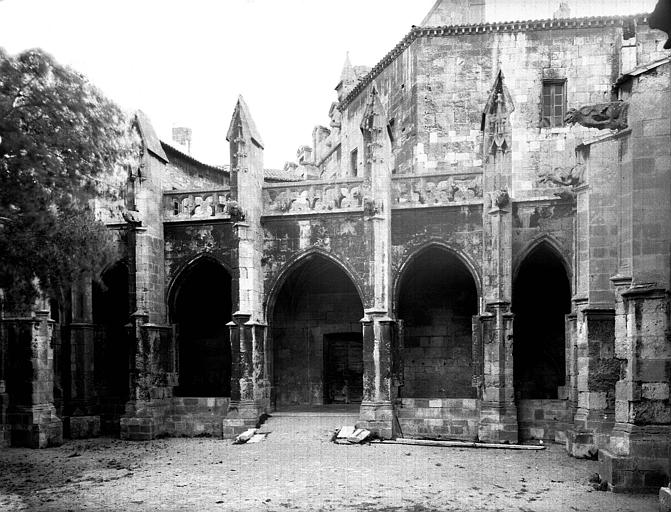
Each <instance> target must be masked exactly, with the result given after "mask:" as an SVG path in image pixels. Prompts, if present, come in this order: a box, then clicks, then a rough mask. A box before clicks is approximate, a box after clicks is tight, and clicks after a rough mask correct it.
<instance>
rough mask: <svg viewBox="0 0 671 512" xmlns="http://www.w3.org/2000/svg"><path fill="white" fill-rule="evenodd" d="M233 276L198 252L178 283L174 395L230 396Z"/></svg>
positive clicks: (174, 319)
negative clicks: (199, 256) (197, 256)
mask: <svg viewBox="0 0 671 512" xmlns="http://www.w3.org/2000/svg"><path fill="white" fill-rule="evenodd" d="M232 309H233V302H232V292H231V276H230V274H229V273H228V272H227V271H226V269H225V268H224V267H223V266H222V265H221V264H219V263H218V262H216V261H214V260H212V259H209V258H201V259H199V260H198V261H196V262H195V263H193V264H192V265H191V267H190V268H189V269H187V270H186V271H185V272H184V273H183V274H182V275H181V276H180V277H179V281H178V282H177V283H176V287H175V291H174V292H173V300H172V302H171V320H172V322H173V323H175V324H176V325H177V344H178V347H179V350H178V354H179V364H178V371H179V386H178V387H177V388H176V389H175V394H176V395H177V396H190V397H216V396H231V342H230V333H229V328H228V326H227V325H226V324H227V323H228V322H230V321H231V318H232V314H233V311H232Z"/></svg>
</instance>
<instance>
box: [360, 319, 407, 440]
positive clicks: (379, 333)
mask: <svg viewBox="0 0 671 512" xmlns="http://www.w3.org/2000/svg"><path fill="white" fill-rule="evenodd" d="M361 324H362V328H363V399H362V401H361V409H360V411H359V422H358V423H357V427H359V428H366V429H368V430H370V431H371V432H373V433H375V434H376V435H378V436H380V437H381V438H383V439H390V438H392V437H393V436H394V435H395V434H397V432H396V424H397V422H396V421H395V412H394V406H393V402H392V398H393V397H392V387H391V384H392V382H391V376H392V375H391V372H392V360H391V357H392V343H393V330H394V324H395V322H394V321H393V320H392V319H391V318H389V317H388V316H387V315H386V312H385V311H375V310H367V311H366V314H365V316H364V317H363V319H362V320H361Z"/></svg>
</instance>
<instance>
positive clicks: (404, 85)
mask: <svg viewBox="0 0 671 512" xmlns="http://www.w3.org/2000/svg"><path fill="white" fill-rule="evenodd" d="M414 48H415V44H413V45H411V46H410V48H408V49H406V51H404V52H403V53H401V54H400V55H399V56H398V57H397V58H396V59H395V60H394V61H393V62H391V63H390V64H389V66H387V67H386V68H385V69H384V70H383V71H382V73H380V75H378V76H377V77H376V78H375V84H376V86H377V89H378V92H379V97H380V101H381V103H382V106H383V108H384V109H385V111H386V112H385V113H386V116H387V119H388V120H389V121H390V127H389V133H390V134H391V136H392V139H393V143H392V162H391V163H390V164H389V166H390V167H391V169H392V173H393V174H406V173H411V172H412V170H413V162H412V158H413V153H414V145H415V141H414V136H415V135H416V131H417V112H416V108H415V101H416V99H415V98H416V85H415V84H416V75H415V63H416V55H415V50H414ZM371 87H372V85H371V84H368V85H367V86H366V87H365V88H364V89H362V91H361V92H360V93H359V94H358V95H357V97H356V98H355V99H354V100H353V101H352V103H350V104H349V105H348V107H347V108H346V110H345V111H344V112H343V114H342V120H341V123H342V128H341V153H342V157H341V175H342V176H350V175H352V172H351V170H350V159H351V155H352V151H354V150H355V149H356V150H357V157H358V160H357V161H358V175H359V176H363V175H364V160H365V147H364V141H363V134H362V132H361V121H362V119H363V115H364V112H365V110H366V100H367V98H368V95H369V93H370V88H371Z"/></svg>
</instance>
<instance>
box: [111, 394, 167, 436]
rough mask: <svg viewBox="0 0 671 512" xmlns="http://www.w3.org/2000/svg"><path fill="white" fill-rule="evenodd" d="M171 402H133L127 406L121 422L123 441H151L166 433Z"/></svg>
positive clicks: (165, 400) (120, 432) (120, 431)
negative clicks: (166, 422)
mask: <svg viewBox="0 0 671 512" xmlns="http://www.w3.org/2000/svg"><path fill="white" fill-rule="evenodd" d="M169 408H170V400H169V399H163V400H152V401H139V400H138V401H133V402H128V403H127V404H126V413H125V414H124V415H123V417H122V418H121V420H119V434H120V437H121V439H125V440H128V441H151V440H152V439H156V437H157V436H158V435H160V434H164V433H165V425H164V423H165V421H164V420H165V415H166V412H167V411H168V410H169Z"/></svg>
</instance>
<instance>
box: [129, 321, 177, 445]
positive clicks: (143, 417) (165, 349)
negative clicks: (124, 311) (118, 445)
mask: <svg viewBox="0 0 671 512" xmlns="http://www.w3.org/2000/svg"><path fill="white" fill-rule="evenodd" d="M148 318H149V316H148V315H146V314H142V313H138V312H136V313H133V314H132V315H131V323H130V325H129V329H130V331H131V332H130V333H129V335H130V336H131V339H132V340H134V343H135V344H134V347H133V350H132V352H133V357H132V360H133V367H132V368H131V376H130V380H131V383H130V386H131V389H130V400H129V401H128V403H127V404H126V413H125V414H124V417H123V418H121V438H122V439H129V440H134V441H147V440H150V439H154V438H155V437H156V436H157V435H159V434H161V433H162V431H163V430H162V429H163V428H164V427H163V423H164V422H163V418H164V415H165V411H166V407H167V406H168V404H169V399H170V398H172V393H173V388H174V387H175V386H177V383H178V380H177V365H176V360H177V356H176V350H175V344H174V340H175V333H174V327H172V326H166V325H158V324H153V323H149V322H148V321H147V320H148Z"/></svg>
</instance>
